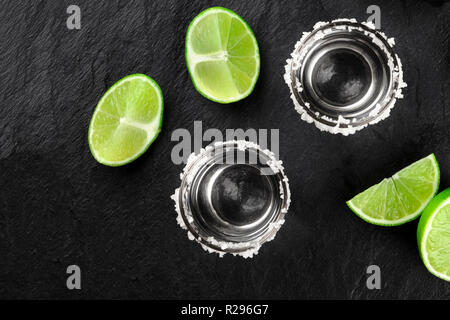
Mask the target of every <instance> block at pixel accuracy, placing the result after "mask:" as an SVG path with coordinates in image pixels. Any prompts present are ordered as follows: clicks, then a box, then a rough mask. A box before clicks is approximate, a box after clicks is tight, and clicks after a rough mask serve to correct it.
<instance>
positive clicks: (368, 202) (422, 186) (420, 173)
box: [347, 154, 440, 226]
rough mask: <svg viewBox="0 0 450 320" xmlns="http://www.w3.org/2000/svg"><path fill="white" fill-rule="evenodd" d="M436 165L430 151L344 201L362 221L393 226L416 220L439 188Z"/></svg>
mask: <svg viewBox="0 0 450 320" xmlns="http://www.w3.org/2000/svg"><path fill="white" fill-rule="evenodd" d="M439 179H440V173H439V166H438V163H437V161H436V158H435V156H434V154H431V155H429V156H428V157H426V158H423V159H421V160H419V161H417V162H415V163H413V164H411V165H410V166H408V167H406V168H404V169H403V170H401V171H399V172H397V173H396V174H394V175H393V176H392V177H390V178H387V179H384V180H383V181H381V182H380V183H379V184H376V185H374V186H372V187H370V188H369V189H367V190H366V191H364V192H362V193H360V194H358V195H357V196H355V197H354V198H353V199H351V200H350V201H348V202H347V205H348V206H349V207H350V209H351V210H352V211H353V212H354V213H355V214H357V215H358V216H359V217H360V218H362V219H364V220H365V221H367V222H369V223H372V224H376V225H382V226H397V225H401V224H404V223H406V222H409V221H411V220H414V219H416V218H417V217H418V216H419V215H420V214H421V213H422V211H423V209H424V208H425V206H426V205H427V204H428V202H429V201H430V200H431V199H432V198H433V196H434V195H435V194H436V192H437V190H438V188H439Z"/></svg>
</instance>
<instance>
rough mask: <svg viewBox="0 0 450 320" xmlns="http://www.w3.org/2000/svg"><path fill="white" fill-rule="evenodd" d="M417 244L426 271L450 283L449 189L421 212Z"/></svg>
mask: <svg viewBox="0 0 450 320" xmlns="http://www.w3.org/2000/svg"><path fill="white" fill-rule="evenodd" d="M417 242H418V244H419V251H420V256H421V257H422V261H423V263H424V264H425V266H426V267H427V269H428V270H429V271H430V272H431V273H432V274H434V275H435V276H437V277H439V278H441V279H444V280H447V281H450V188H448V189H446V190H444V191H443V192H441V193H440V194H438V195H437V196H436V197H434V198H433V200H431V202H430V203H429V204H428V206H427V207H426V208H425V210H424V211H423V214H422V216H421V217H420V221H419V227H418V229H417Z"/></svg>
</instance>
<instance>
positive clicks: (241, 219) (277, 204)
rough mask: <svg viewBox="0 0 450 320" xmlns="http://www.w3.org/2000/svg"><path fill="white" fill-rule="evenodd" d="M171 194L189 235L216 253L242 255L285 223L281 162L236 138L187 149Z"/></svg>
mask: <svg viewBox="0 0 450 320" xmlns="http://www.w3.org/2000/svg"><path fill="white" fill-rule="evenodd" d="M172 199H173V200H174V201H175V207H176V211H177V213H178V217H177V221H178V224H179V225H180V226H181V227H182V228H183V229H186V230H187V232H188V237H189V239H191V240H195V241H197V242H199V243H200V244H201V246H202V247H203V248H204V249H205V250H207V251H209V252H216V253H219V254H220V255H221V256H223V255H224V254H225V253H231V254H233V255H240V256H243V257H245V258H247V257H252V256H253V255H255V254H257V253H258V250H259V248H260V247H261V245H262V244H263V243H265V242H267V241H270V240H272V239H273V238H274V237H275V234H276V233H277V231H278V230H279V229H280V227H281V225H282V224H283V223H284V218H285V214H286V213H287V211H288V208H289V204H290V191H289V183H288V178H287V177H286V176H285V174H284V170H283V166H282V162H281V161H279V160H277V159H276V157H275V155H274V154H273V153H272V152H270V151H269V150H263V149H261V148H260V147H259V146H258V145H257V144H254V143H252V142H248V141H242V140H240V141H227V142H216V143H214V144H212V145H210V146H208V147H206V148H205V149H202V150H201V151H200V153H199V154H192V155H191V156H190V157H189V159H188V161H187V164H186V167H185V168H184V170H183V172H182V174H181V185H180V187H179V188H178V189H177V190H176V191H175V194H174V195H173V196H172Z"/></svg>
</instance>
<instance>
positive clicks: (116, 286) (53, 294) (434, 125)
mask: <svg viewBox="0 0 450 320" xmlns="http://www.w3.org/2000/svg"><path fill="white" fill-rule="evenodd" d="M70 4H77V5H79V6H80V7H81V9H82V28H81V30H80V31H73V30H68V29H67V28H66V18H67V14H66V8H67V7H68V5H70ZM370 4H378V5H379V6H380V7H381V13H382V22H381V23H382V27H383V29H384V31H385V32H386V33H387V35H388V36H393V37H395V38H396V42H397V46H396V47H397V51H398V54H399V55H400V57H401V59H402V62H403V64H404V70H405V78H406V81H407V83H408V88H407V89H406V90H405V99H404V100H401V101H399V102H398V103H397V105H396V107H395V109H394V110H393V112H392V115H391V116H390V118H388V119H387V120H385V121H383V122H381V123H380V124H377V125H374V126H371V127H369V128H367V129H365V130H363V131H362V132H360V133H358V134H356V135H353V136H350V137H343V136H340V135H331V134H328V133H323V132H320V131H319V130H317V129H315V128H314V126H312V125H309V124H307V123H305V122H303V121H301V120H300V117H299V116H298V115H297V113H296V112H295V110H294V108H293V105H292V103H291V101H290V98H289V94H288V88H287V87H286V86H285V84H284V82H283V78H282V75H283V72H284V64H285V59H286V58H287V57H288V55H289V54H290V52H291V51H292V49H293V46H294V44H295V42H296V41H297V40H298V39H299V38H300V36H301V33H302V32H303V31H308V30H310V29H311V28H312V26H313V25H314V23H315V22H316V21H319V20H329V19H333V18H339V17H355V18H357V19H358V20H365V19H366V18H367V14H366V8H367V6H368V5H370ZM0 5H1V10H0V43H1V45H0V100H1V109H0V186H1V191H0V298H51V299H53V298H65V299H66V298H69V299H70V298H152V299H166V298H194V299H195V298H206V299H209V298H237V299H239V298H247V299H254V298H265V299H279V298H301V299H303V298H325V299H328V298H339V299H341V298H344V299H380V298H384V299H405V298H408V299H413V298H414V299H422V298H423V299H430V298H434V299H448V298H450V284H449V283H446V282H445V281H442V280H439V279H437V278H435V277H434V276H432V275H431V274H429V273H428V272H427V271H426V269H425V267H424V266H423V264H422V262H421V260H420V258H419V254H418V250H417V245H416V238H415V232H416V226H417V221H415V222H411V223H409V224H407V225H404V226H401V227H397V228H383V227H377V226H372V225H370V224H367V223H365V222H363V221H362V220H360V219H359V218H357V217H356V216H355V215H354V214H353V213H351V212H350V211H349V209H348V208H347V207H346V205H345V201H346V200H348V199H349V198H351V197H352V196H353V195H355V194H356V193H358V192H360V191H361V190H363V189H365V188H367V187H369V186H370V185H372V184H374V183H376V182H378V181H379V180H381V179H382V178H384V177H385V176H389V175H391V174H393V173H394V172H396V171H397V170H399V169H401V168H402V167H403V166H405V165H407V164H409V163H411V162H413V161H415V160H417V159H419V158H421V157H423V156H426V155H428V154H429V153H431V152H435V154H436V156H437V159H438V161H439V163H440V165H441V189H442V188H444V187H448V186H450V140H449V133H450V129H449V127H450V126H449V120H448V118H449V116H450V108H449V101H450V96H449V89H450V82H449V76H450V53H449V38H450V26H449V18H450V3H448V2H447V3H444V4H442V3H441V4H440V2H439V1H435V2H434V4H430V3H427V2H423V1H410V0H408V1H379V0H377V1H358V2H356V1H351V0H345V1H306V0H305V1H269V0H267V1H262V0H261V1H256V0H255V1H250V0H246V1H241V0H236V1H214V2H212V1H205V0H204V1H181V0H179V1H175V0H172V1H150V0H148V1H145V0H139V1H118V0H114V1H113V0H111V1H87V0H77V1H66V0H64V1H56V0H54V1H6V0H2V1H0ZM213 5H222V6H225V7H228V8H230V9H232V10H235V11H236V12H237V13H239V14H240V15H241V16H242V17H243V18H244V19H245V20H246V21H247V22H248V23H249V25H250V26H251V27H252V28H253V31H254V32H255V34H256V37H257V39H258V42H259V45H260V50H261V61H262V66H261V76H260V80H259V82H258V84H257V86H256V89H255V91H254V92H253V94H252V95H251V96H250V97H249V98H247V99H245V100H244V101H241V102H239V103H236V104H234V105H230V106H222V105H219V104H216V103H213V102H210V101H208V100H206V99H204V98H202V97H201V96H200V95H199V94H198V93H197V92H196V91H195V89H194V87H193V86H192V83H191V81H190V79H189V76H188V73H187V71H186V67H185V63H184V37H185V32H186V28H187V25H188V23H189V21H190V20H191V19H192V18H194V17H195V16H196V14H197V13H199V12H200V11H201V10H203V9H205V8H207V7H210V6H213ZM136 72H140V73H146V74H148V75H150V76H151V77H153V78H154V79H155V80H156V81H157V82H158V83H159V84H160V86H161V88H162V90H163V93H164V98H165V113H164V127H163V131H162V133H161V135H160V136H159V138H158V139H157V140H156V142H155V143H154V144H153V145H152V146H151V148H150V149H149V151H148V152H147V153H146V154H145V155H144V156H143V157H141V158H140V159H139V160H137V161H136V162H135V163H133V164H131V165H128V166H125V167H121V168H108V167H104V166H102V165H100V164H98V163H96V162H95V160H94V159H93V158H92V156H91V154H90V152H89V148H88V143H87V130H88V125H89V120H90V117H91V115H92V112H93V110H94V108H95V105H96V103H97V101H98V100H99V98H100V97H101V96H102V94H103V93H104V92H105V90H106V89H107V88H108V87H109V86H111V85H112V84H113V83H114V82H116V81H117V80H118V79H120V78H122V77H123V76H125V75H128V74H131V73H136ZM194 120H202V121H203V128H204V130H206V129H207V128H212V127H214V128H219V129H222V130H225V129H226V128H244V129H247V128H267V129H270V128H279V129H280V139H281V150H280V156H281V159H282V160H283V161H284V163H285V168H286V173H287V175H288V176H289V178H290V180H291V190H292V193H293V199H292V200H293V201H292V206H291V210H290V212H289V215H288V217H287V221H286V224H285V225H284V226H283V228H282V229H281V231H280V232H279V234H278V236H277V238H276V240H275V241H273V242H270V243H268V244H266V245H265V246H263V248H262V249H261V251H260V254H259V255H258V256H256V257H255V258H254V259H251V260H244V259H241V258H237V257H232V256H225V257H224V258H219V257H218V256H216V255H211V254H207V253H205V252H204V251H203V250H202V249H201V248H200V247H199V246H198V245H197V244H196V243H194V242H191V241H189V240H188V239H187V237H186V233H185V232H184V231H181V229H180V228H179V227H178V226H177V224H176V222H175V216H176V215H175V212H174V209H173V203H172V201H171V200H170V199H169V197H170V195H171V194H172V193H173V190H174V189H175V188H176V187H177V186H178V185H179V173H180V171H181V170H182V166H176V165H174V164H172V162H171V160H170V153H171V150H172V148H173V146H174V145H175V144H176V143H175V142H171V133H172V131H173V130H175V129H177V128H187V129H189V130H191V131H192V130H193V122H194ZM71 264H77V265H79V266H80V267H81V270H82V290H81V291H76V290H74V291H69V290H67V288H66V277H67V275H66V273H65V271H66V268H67V266H68V265H71ZM371 264H377V265H379V266H380V268H381V271H382V289H381V290H373V291H370V290H368V289H367V288H366V285H365V282H366V277H367V276H366V268H367V266H369V265H371Z"/></svg>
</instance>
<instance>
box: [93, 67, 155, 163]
mask: <svg viewBox="0 0 450 320" xmlns="http://www.w3.org/2000/svg"><path fill="white" fill-rule="evenodd" d="M162 112H163V96H162V93H161V89H160V88H159V86H158V84H157V83H156V82H155V81H154V80H153V79H151V78H150V77H148V76H146V75H143V74H134V75H130V76H127V77H125V78H123V79H121V80H119V81H118V82H117V83H115V84H114V85H113V86H112V87H111V88H110V89H109V90H108V91H107V92H106V93H105V94H104V96H103V97H102V98H101V99H100V101H99V103H98V105H97V107H96V109H95V111H94V114H93V116H92V119H91V123H90V126H89V146H90V149H91V153H92V155H93V156H94V158H95V159H96V160H97V161H98V162H100V163H102V164H105V165H108V166H120V165H124V164H127V163H129V162H131V161H133V160H135V159H136V158H138V157H139V156H140V155H142V154H143V153H144V152H145V151H146V150H147V148H148V147H149V146H150V144H151V143H152V142H153V141H154V140H155V139H156V137H157V136H158V134H159V132H160V131H161V124H162Z"/></svg>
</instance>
